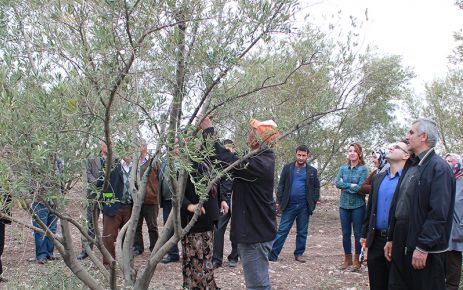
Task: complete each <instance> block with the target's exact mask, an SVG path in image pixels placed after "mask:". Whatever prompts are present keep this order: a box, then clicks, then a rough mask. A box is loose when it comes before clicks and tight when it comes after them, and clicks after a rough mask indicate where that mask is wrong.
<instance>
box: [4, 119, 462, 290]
mask: <svg viewBox="0 0 463 290" xmlns="http://www.w3.org/2000/svg"><path fill="white" fill-rule="evenodd" d="M200 128H201V130H202V134H203V138H204V142H205V143H207V142H209V143H210V144H212V145H213V146H212V148H213V154H212V155H213V156H212V157H210V158H206V159H204V160H203V161H201V162H199V161H193V162H192V168H193V171H192V172H191V173H190V174H189V176H188V178H187V180H186V185H185V191H184V196H183V199H182V200H181V202H180V220H181V226H182V227H186V226H187V225H188V224H189V223H190V221H191V220H192V219H193V218H194V214H195V212H199V215H198V216H197V220H196V222H195V223H194V224H192V225H190V226H191V228H190V229H189V231H188V233H187V234H186V235H185V236H184V237H183V238H182V240H181V245H182V256H181V257H182V259H180V251H179V248H178V245H177V244H175V245H174V246H173V247H172V248H171V249H170V250H169V251H168V253H167V254H166V255H165V256H164V258H163V259H162V262H163V263H171V262H177V261H180V260H181V261H182V273H183V287H184V288H185V289H218V286H217V284H216V282H215V279H214V270H215V269H216V268H218V267H222V266H223V264H224V263H223V256H224V251H223V249H224V235H225V231H226V228H227V225H228V223H229V222H230V224H231V226H230V240H231V244H232V251H231V253H230V254H229V255H228V257H227V259H228V266H229V267H236V265H237V263H238V259H240V260H241V264H242V266H243V273H244V278H245V284H246V288H247V289H271V282H270V277H269V262H276V261H278V257H279V255H280V253H281V251H282V248H283V246H284V244H285V240H286V238H287V236H288V234H289V231H290V229H291V228H292V226H293V224H294V222H296V230H297V234H296V245H295V249H294V259H295V261H297V262H300V263H305V262H306V258H305V257H304V252H305V250H306V245H307V237H308V229H309V221H310V217H311V215H312V214H313V213H314V212H315V209H316V206H317V204H318V202H319V199H320V181H319V178H318V172H317V169H316V168H315V167H313V166H312V165H310V164H309V163H310V162H309V159H310V157H311V152H310V150H309V148H308V147H307V146H305V145H300V146H298V147H297V148H296V150H295V160H293V161H290V162H289V163H287V164H285V165H284V167H283V169H282V171H281V173H280V175H279V180H278V186H277V189H276V191H275V190H274V171H275V152H274V146H275V144H276V141H277V140H278V137H279V134H280V133H279V132H278V130H277V128H276V124H275V122H273V121H271V120H268V121H262V122H260V121H258V120H255V119H253V120H251V122H250V124H249V132H248V137H247V144H248V146H249V150H250V152H255V153H257V154H250V155H249V157H247V158H245V159H244V160H243V161H241V162H239V161H238V160H239V157H238V155H237V154H236V151H235V145H234V143H233V141H232V140H229V139H226V140H224V141H220V138H218V137H217V136H216V133H215V130H214V127H213V124H212V120H211V119H210V118H209V117H204V118H203V119H202V121H201V123H200ZM437 141H438V129H437V126H436V124H435V123H434V122H433V121H432V120H429V119H418V120H416V121H415V122H413V123H412V124H411V127H410V130H409V131H408V133H407V136H406V138H405V139H403V140H398V141H397V142H396V143H394V144H391V145H389V146H388V147H387V148H377V149H375V150H372V151H371V154H368V155H367V157H365V156H364V153H363V148H362V146H361V145H360V144H358V143H352V144H350V145H349V146H348V148H347V162H346V164H345V165H342V166H341V168H340V169H339V172H338V174H337V176H336V180H335V185H336V187H337V188H339V189H340V201H339V218H340V223H341V230H342V246H343V249H344V260H343V261H342V263H341V265H340V269H341V270H345V271H358V270H359V269H360V268H361V267H362V263H365V264H366V265H367V266H368V276H369V283H370V288H371V289H458V287H459V283H460V278H461V277H460V275H461V267H462V251H463V165H462V160H461V157H460V156H459V155H457V154H453V153H449V154H446V155H445V156H443V157H440V156H438V155H437V153H436V152H435V147H436V144H437ZM174 154H179V145H178V143H177V144H176V145H175V148H174ZM365 159H370V160H371V161H372V163H373V166H374V170H373V171H371V172H370V173H369V169H368V167H367V166H366V162H365ZM53 162H54V163H53V164H54V168H55V171H56V172H59V170H61V167H62V164H60V162H59V160H58V159H56V160H53ZM106 163H107V147H106V144H105V143H101V148H100V156H98V157H96V158H92V159H89V160H88V162H87V168H86V169H87V170H86V173H87V174H86V180H87V183H88V187H87V193H86V198H87V201H88V202H87V203H86V225H87V228H88V236H89V237H91V238H94V237H95V226H96V224H95V218H97V217H98V216H99V215H100V210H101V212H102V214H103V234H102V236H103V243H104V246H105V247H106V249H107V250H108V251H109V253H110V254H111V255H112V257H115V256H116V250H115V242H116V240H117V237H118V234H119V231H120V230H121V229H122V227H123V226H124V224H125V223H127V222H128V221H129V219H130V216H131V215H132V207H133V203H134V202H133V198H134V197H132V195H131V191H130V187H129V180H130V175H131V173H132V170H133V169H132V167H133V165H132V164H133V162H132V160H131V158H130V157H129V156H125V157H122V158H121V159H120V160H119V161H117V163H116V164H115V166H114V167H113V169H112V170H111V173H110V176H109V186H108V190H106V191H105V192H103V194H102V195H103V196H102V198H103V201H109V200H110V201H111V202H103V203H101V205H102V206H101V207H100V206H98V204H100V203H95V200H96V199H98V196H99V192H101V191H102V187H103V181H104V169H105V164H106ZM136 164H139V174H140V176H145V177H146V188H145V189H144V191H145V196H144V200H143V202H142V205H141V210H140V216H139V221H138V224H137V226H136V233H135V238H134V243H133V254H134V255H135V256H137V255H141V254H142V253H143V252H144V250H145V246H144V241H143V235H142V229H143V221H145V223H146V226H147V229H148V236H149V250H150V251H152V250H153V248H154V247H155V245H156V242H157V240H158V236H159V232H158V224H157V218H158V214H159V209H160V207H161V208H162V213H163V221H164V223H166V222H167V220H168V217H169V215H170V213H171V211H172V206H173V204H172V195H173V193H174V192H173V189H172V186H171V183H170V180H169V179H172V178H174V179H175V178H178V170H179V167H178V164H168V160H167V159H166V160H159V159H157V158H155V156H149V154H148V151H147V144H146V142H142V144H141V149H140V155H139V160H137V162H136ZM232 164H233V166H232V167H231V168H230V169H231V170H230V171H229V172H228V174H227V175H225V176H223V177H222V179H221V180H220V182H217V183H216V184H214V185H213V186H211V187H210V190H209V191H208V192H207V193H206V194H207V199H206V200H205V201H200V196H199V195H198V194H197V187H196V186H195V184H197V182H199V181H200V180H202V179H203V178H204V177H205V176H207V175H208V174H210V172H211V171H212V170H213V168H214V166H221V168H225V167H227V166H230V165H232ZM42 190H45V189H42ZM200 204H202V205H201V208H200V209H198V206H199V205H200ZM52 207H53V204H50V201H49V200H41V199H35V200H34V203H32V211H33V213H35V215H36V216H37V217H38V218H37V219H34V226H36V227H40V226H41V224H42V226H43V225H46V226H48V228H49V230H50V231H52V232H54V233H55V232H56V223H57V217H56V216H55V215H54V214H53V213H52V211H50V208H52ZM278 213H279V214H281V219H280V223H279V225H278V227H277V214H278ZM6 223H8V221H7V220H1V221H0V237H2V239H1V240H0V257H1V253H2V252H3V244H4V225H5V224H6ZM352 232H353V234H354V251H353V250H352V241H351V238H352ZM169 235H170V236H172V235H173V231H171V232H170V233H169ZM34 237H35V246H36V257H35V259H36V261H37V263H39V264H45V263H46V262H47V261H48V260H54V259H57V258H56V256H55V255H54V254H53V250H54V247H53V242H52V241H51V240H50V239H49V238H48V237H47V236H46V235H44V234H43V233H42V232H40V231H35V232H34ZM91 249H93V244H92V243H91V242H89V241H88V240H87V239H85V238H83V239H82V250H81V252H80V254H79V255H78V256H77V259H79V260H83V259H86V258H87V257H88V256H89V254H90V253H91V252H92V251H91ZM103 264H105V265H108V266H109V264H110V261H108V260H107V258H106V257H103ZM1 274H2V267H1V259H0V281H4V278H3V275H1Z"/></svg>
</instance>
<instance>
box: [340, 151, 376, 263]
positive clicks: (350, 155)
mask: <svg viewBox="0 0 463 290" xmlns="http://www.w3.org/2000/svg"><path fill="white" fill-rule="evenodd" d="M367 177H368V169H367V167H366V166H365V161H364V160H363V151H362V147H361V146H360V144H358V143H352V144H350V145H349V147H348V152H347V164H344V165H342V166H341V168H340V169H339V172H338V175H337V176H336V187H337V188H339V189H341V198H340V200H339V217H340V220H341V228H342V246H343V248H344V262H343V263H342V265H341V267H340V269H341V270H345V269H347V268H348V267H349V266H351V265H352V270H353V271H358V270H359V269H360V263H359V259H358V258H359V254H360V251H361V245H360V235H361V233H362V223H363V218H364V216H365V196H364V195H362V194H359V190H360V187H361V186H362V185H363V183H364V182H365V180H366V179H367ZM352 227H353V228H354V236H355V256H354V261H353V263H352V242H351V236H352Z"/></svg>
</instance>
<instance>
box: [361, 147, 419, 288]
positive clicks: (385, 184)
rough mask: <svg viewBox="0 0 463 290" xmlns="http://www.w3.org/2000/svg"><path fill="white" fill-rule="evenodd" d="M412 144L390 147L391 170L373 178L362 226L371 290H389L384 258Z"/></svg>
mask: <svg viewBox="0 0 463 290" xmlns="http://www.w3.org/2000/svg"><path fill="white" fill-rule="evenodd" d="M407 144H408V142H407V141H406V140H404V141H400V142H398V143H396V144H393V145H391V146H390V147H389V151H388V153H387V155H386V158H387V160H388V162H389V165H390V168H389V169H387V170H386V171H385V172H382V173H379V174H378V175H376V176H375V177H374V178H373V181H372V184H371V192H370V197H369V199H368V208H367V214H366V215H365V219H364V222H363V226H362V238H361V240H360V242H361V243H362V245H364V244H365V243H366V246H367V248H368V261H367V264H368V277H369V280H370V289H388V279H389V268H390V262H389V261H388V260H386V258H385V257H384V246H385V245H386V242H387V229H388V226H389V223H388V221H389V209H390V207H391V202H392V198H393V196H394V192H395V190H396V188H397V184H398V182H399V179H400V178H401V176H402V169H403V168H404V166H405V163H406V162H407V160H408V159H409V158H410V153H409V152H408V150H407Z"/></svg>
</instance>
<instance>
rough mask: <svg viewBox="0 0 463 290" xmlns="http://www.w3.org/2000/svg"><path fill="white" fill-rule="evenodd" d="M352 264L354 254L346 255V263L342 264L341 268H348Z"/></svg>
mask: <svg viewBox="0 0 463 290" xmlns="http://www.w3.org/2000/svg"><path fill="white" fill-rule="evenodd" d="M350 265H352V255H344V263H342V264H341V266H340V267H339V269H340V270H346V269H347V267H349V266H350Z"/></svg>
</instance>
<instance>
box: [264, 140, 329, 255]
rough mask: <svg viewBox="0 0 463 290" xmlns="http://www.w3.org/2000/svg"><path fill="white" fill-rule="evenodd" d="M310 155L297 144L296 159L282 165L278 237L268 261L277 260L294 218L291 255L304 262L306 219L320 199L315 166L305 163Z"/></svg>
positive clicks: (278, 197)
mask: <svg viewBox="0 0 463 290" xmlns="http://www.w3.org/2000/svg"><path fill="white" fill-rule="evenodd" d="M309 157H310V151H309V148H307V146H305V145H300V146H299V147H297V148H296V161H295V162H290V163H288V164H286V165H285V166H284V167H283V170H282V171H281V175H280V181H279V183H278V192H277V203H276V208H277V211H278V210H280V211H281V212H282V215H281V220H280V226H279V228H278V232H277V236H276V238H275V240H274V241H273V246H272V250H271V252H270V255H269V260H270V261H276V260H278V255H279V254H280V252H281V249H282V248H283V245H284V244H285V240H286V237H288V234H289V231H290V230H291V227H292V226H293V223H294V220H296V227H297V235H296V249H295V250H294V258H295V259H296V261H298V262H301V263H305V260H304V259H303V258H302V255H303V254H304V251H305V248H306V244H307V235H308V228H309V218H310V216H311V215H312V213H313V211H314V210H315V206H316V204H317V201H318V200H319V199H320V181H319V180H318V176H317V169H315V168H314V167H312V166H310V165H308V164H307V160H308V159H309Z"/></svg>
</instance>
